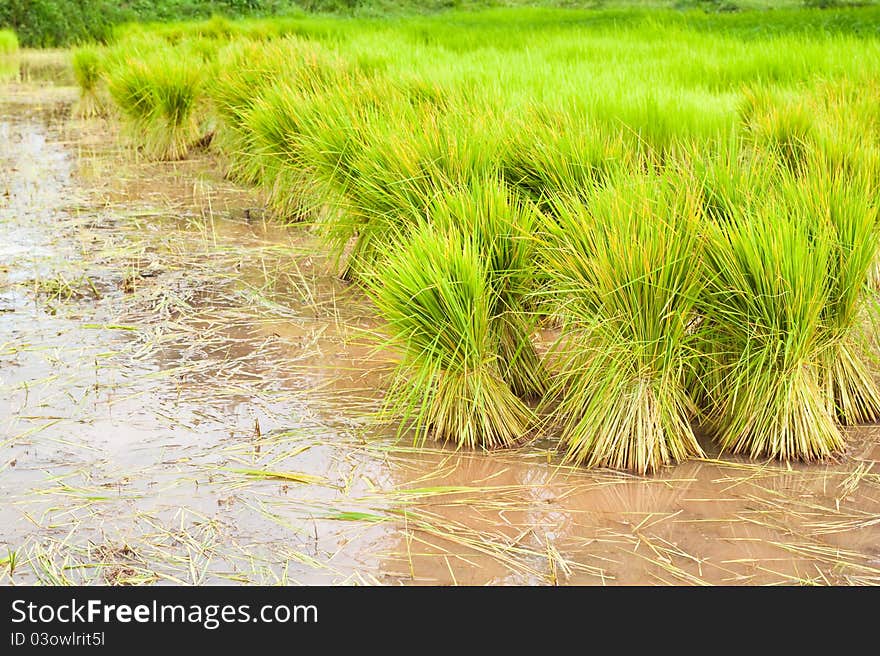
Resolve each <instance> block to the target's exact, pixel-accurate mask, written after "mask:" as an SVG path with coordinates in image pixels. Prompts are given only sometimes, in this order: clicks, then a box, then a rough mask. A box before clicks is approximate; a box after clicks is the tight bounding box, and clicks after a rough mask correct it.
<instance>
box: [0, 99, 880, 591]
mask: <svg viewBox="0 0 880 656" xmlns="http://www.w3.org/2000/svg"><path fill="white" fill-rule="evenodd" d="M7 90H8V93H7V92H6V91H7ZM0 97H2V98H5V99H6V103H5V104H4V105H2V106H0V498H3V499H4V501H5V503H3V504H2V505H0V577H2V578H0V580H3V581H4V582H5V583H9V582H14V583H34V582H39V581H42V582H51V583H63V582H95V583H105V582H108V583H150V582H156V583H218V582H254V583H275V582H287V583H398V582H399V583H417V584H437V583H439V584H455V583H458V584H484V583H530V584H539V583H540V584H553V583H559V584H565V583H574V584H580V583H595V584H602V583H606V584H621V583H622V584H644V583H751V584H754V583H799V582H805V583H807V582H808V583H880V466H878V463H877V460H878V459H880V447H878V442H880V440H878V434H877V429H875V428H864V429H859V430H857V431H854V432H853V435H852V445H853V446H852V449H851V452H850V453H849V454H848V456H847V457H846V458H845V459H844V460H842V461H841V462H838V463H830V464H827V465H821V466H796V467H792V468H788V467H786V466H785V465H781V464H779V463H749V462H743V461H739V460H732V459H727V460H725V461H724V462H720V461H715V460H706V461H699V462H691V463H687V464H685V465H682V466H679V467H675V468H669V469H667V470H665V471H664V472H663V473H662V474H661V475H659V476H656V477H653V478H640V477H633V476H629V475H626V474H620V473H614V472H607V471H600V472H588V471H583V470H580V469H572V468H568V467H562V466H560V465H559V459H558V454H557V453H556V449H555V443H554V442H552V441H539V442H535V443H533V444H530V445H527V446H524V447H522V448H521V449H518V450H515V451H509V452H503V453H456V452H454V451H451V450H448V449H444V448H440V447H438V446H436V445H428V447H427V448H425V449H415V448H412V447H411V446H410V445H409V444H408V442H407V441H406V439H404V440H403V441H397V440H395V439H394V435H393V429H392V430H389V429H380V428H377V427H375V426H373V425H372V424H371V422H370V419H369V412H370V411H372V410H374V409H375V408H376V407H377V404H378V403H379V402H380V400H381V390H382V388H383V380H384V375H385V373H386V372H387V365H388V357H387V356H385V355H382V354H376V353H375V352H374V351H373V350H372V348H371V347H370V345H369V343H368V340H367V339H366V338H367V337H368V335H369V333H370V332H371V331H373V330H374V329H375V327H376V324H375V321H374V319H373V317H372V315H371V312H370V310H369V308H368V307H367V305H366V304H365V302H364V301H363V299H362V298H360V297H359V296H358V294H357V293H356V291H354V290H351V289H349V288H347V287H346V286H345V285H343V284H342V283H340V282H338V281H337V280H336V279H335V278H334V277H333V276H332V274H331V273H330V272H329V267H328V266H326V263H325V262H324V261H323V258H322V257H321V256H320V253H319V252H318V251H317V250H316V246H315V243H314V241H313V239H312V238H311V237H309V235H308V232H307V230H306V229H305V228H302V227H294V228H291V229H282V228H279V227H277V226H275V227H273V226H272V225H271V224H268V225H267V224H266V223H264V222H263V220H262V218H261V215H260V212H259V210H258V208H259V203H258V202H257V200H256V199H255V198H254V197H253V196H252V194H251V193H250V192H249V191H248V190H244V189H240V188H236V187H234V186H233V185H230V184H229V183H227V182H224V181H223V180H222V179H221V178H220V177H219V176H218V175H217V174H216V172H215V171H216V170H218V168H219V167H218V165H217V164H216V163H214V162H212V161H211V160H210V158H209V157H208V156H206V155H204V156H199V157H196V158H194V160H192V161H187V162H178V163H170V164H155V163H147V162H139V161H138V160H137V158H136V156H135V155H134V154H133V153H130V152H126V151H124V150H123V149H121V148H119V147H117V146H116V145H115V144H116V141H115V139H114V132H115V129H114V128H113V126H112V124H106V123H103V122H100V121H96V122H91V123H81V122H77V121H72V120H68V119H66V118H63V117H64V116H65V115H66V114H65V112H64V111H62V109H63V108H64V107H66V106H67V105H65V102H68V101H69V99H70V98H72V97H73V93H72V90H70V89H65V88H64V87H26V86H24V85H17V86H7V87H4V89H3V94H2V95H0ZM59 108H61V109H59ZM9 554H14V558H13V559H12V565H13V567H10V560H9V557H8V555H9Z"/></svg>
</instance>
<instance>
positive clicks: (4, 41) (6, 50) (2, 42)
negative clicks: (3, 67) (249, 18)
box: [0, 30, 18, 55]
mask: <svg viewBox="0 0 880 656" xmlns="http://www.w3.org/2000/svg"><path fill="white" fill-rule="evenodd" d="M17 51H18V37H17V36H15V32H13V31H12V30H0V55H11V54H13V53H15V52H17Z"/></svg>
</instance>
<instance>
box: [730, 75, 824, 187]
mask: <svg viewBox="0 0 880 656" xmlns="http://www.w3.org/2000/svg"><path fill="white" fill-rule="evenodd" d="M740 115H741V119H742V122H743V125H744V127H745V131H746V135H747V136H748V137H749V139H750V140H751V142H752V143H753V145H754V147H755V149H756V150H757V151H759V152H766V153H769V154H771V155H772V156H773V157H776V158H778V159H779V160H780V161H781V162H782V163H783V164H784V165H785V166H786V167H787V168H788V169H789V170H790V171H792V172H799V171H800V170H801V167H802V166H803V164H804V160H805V157H806V153H807V149H808V148H809V145H810V143H811V141H812V140H813V138H814V132H815V128H814V125H813V118H812V116H811V114H810V109H809V107H808V106H807V104H806V103H805V102H804V101H803V99H800V98H786V97H784V96H782V95H778V94H773V93H772V92H770V91H767V90H763V91H751V92H747V93H746V94H745V96H744V100H743V102H742V104H741V107H740Z"/></svg>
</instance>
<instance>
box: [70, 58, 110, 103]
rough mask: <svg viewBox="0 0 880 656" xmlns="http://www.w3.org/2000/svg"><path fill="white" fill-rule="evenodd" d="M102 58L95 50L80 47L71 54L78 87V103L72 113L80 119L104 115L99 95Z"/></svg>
mask: <svg viewBox="0 0 880 656" xmlns="http://www.w3.org/2000/svg"><path fill="white" fill-rule="evenodd" d="M102 71H103V58H102V55H101V53H100V51H99V50H98V49H97V48H92V47H81V48H77V49H76V50H74V52H73V73H74V76H75V77H76V83H77V84H78V85H79V101H78V102H77V104H76V107H74V113H75V114H76V115H77V116H79V117H81V118H92V117H95V116H101V115H103V114H104V111H105V107H104V102H103V100H102V99H101V97H100V95H99V86H100V84H101V81H102Z"/></svg>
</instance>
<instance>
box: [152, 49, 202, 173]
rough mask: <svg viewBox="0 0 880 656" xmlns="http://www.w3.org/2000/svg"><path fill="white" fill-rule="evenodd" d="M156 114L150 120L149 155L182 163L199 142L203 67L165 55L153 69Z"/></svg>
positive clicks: (183, 59)
mask: <svg viewBox="0 0 880 656" xmlns="http://www.w3.org/2000/svg"><path fill="white" fill-rule="evenodd" d="M151 70H152V73H153V76H152V80H151V84H152V92H153V95H154V97H155V112H154V115H153V116H152V117H151V119H152V120H151V121H150V125H149V131H148V133H147V139H146V141H145V150H146V152H147V153H148V154H149V155H150V156H152V157H155V158H156V159H165V160H176V159H183V158H184V157H186V155H187V153H188V152H189V149H190V147H191V146H192V145H193V144H194V143H195V142H196V141H197V140H198V139H199V136H200V134H201V133H200V127H199V116H198V114H197V112H196V104H197V102H198V101H199V98H200V93H201V86H202V82H203V78H202V70H201V66H200V65H199V64H198V63H194V62H192V61H191V60H189V59H186V58H180V57H179V56H172V55H165V56H162V57H160V59H159V61H158V62H156V63H154V66H153V67H152V69H151Z"/></svg>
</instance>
